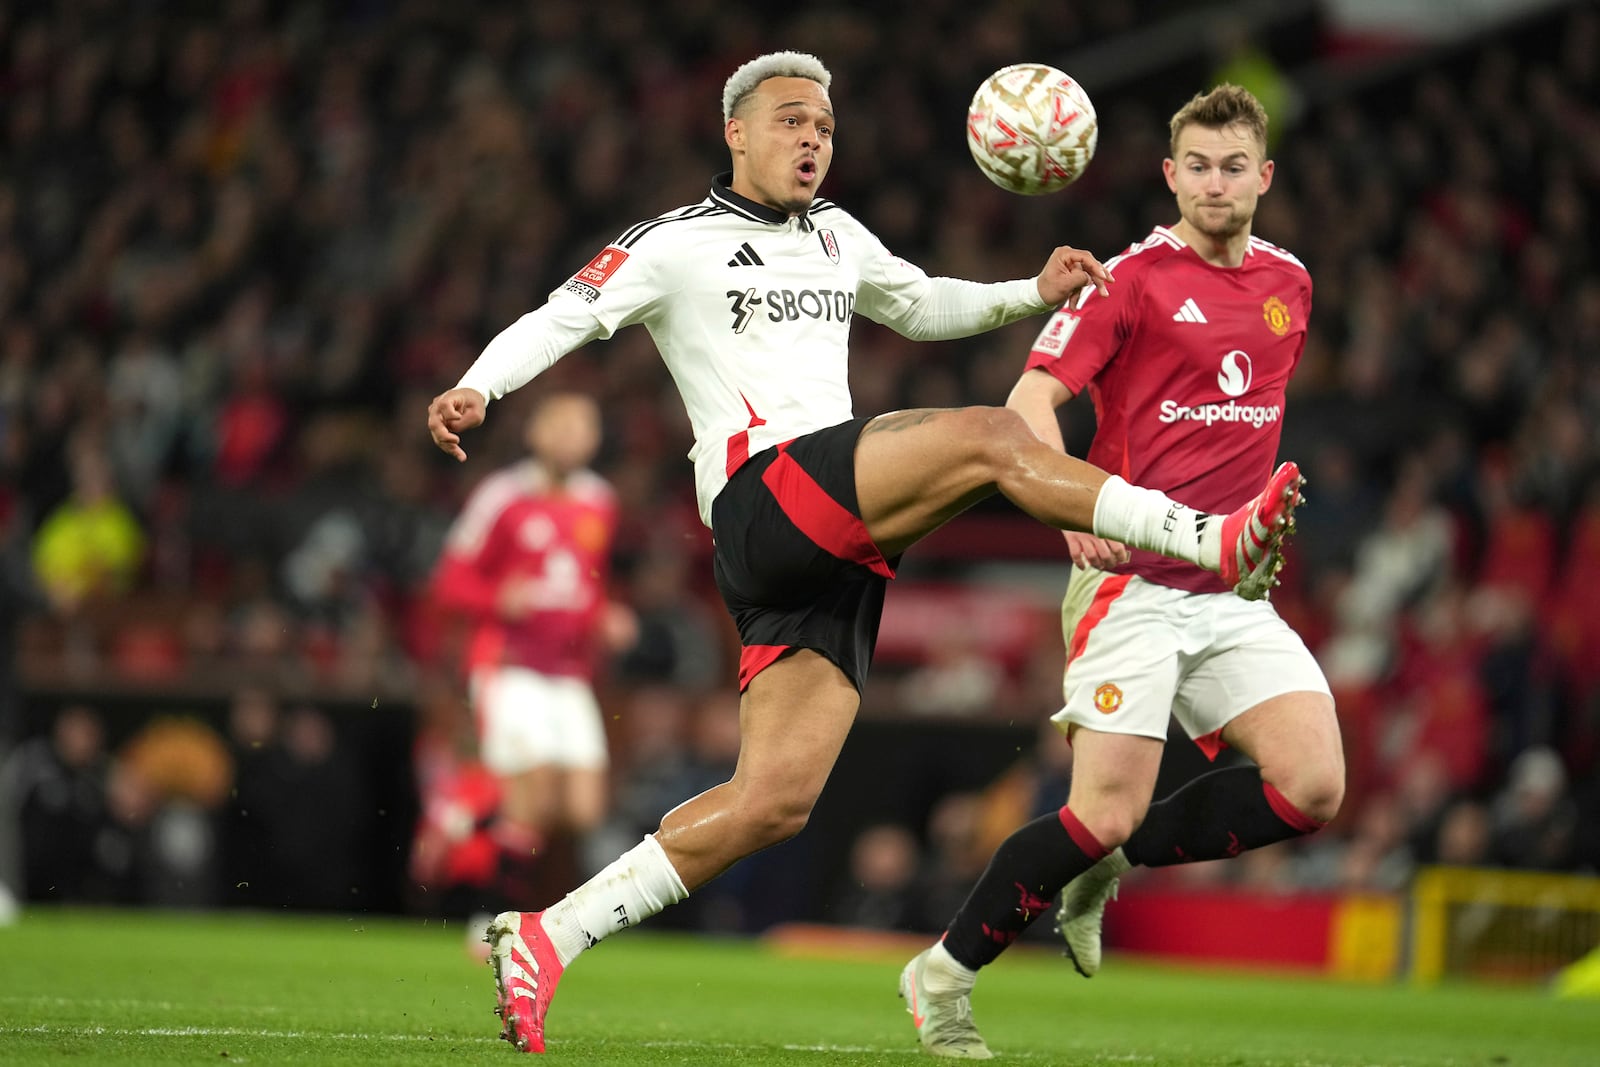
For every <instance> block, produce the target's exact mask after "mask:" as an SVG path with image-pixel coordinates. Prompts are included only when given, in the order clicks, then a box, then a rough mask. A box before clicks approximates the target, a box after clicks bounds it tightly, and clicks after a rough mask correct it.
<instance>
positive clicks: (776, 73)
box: [722, 52, 833, 122]
mask: <svg viewBox="0 0 1600 1067" xmlns="http://www.w3.org/2000/svg"><path fill="white" fill-rule="evenodd" d="M768 78H810V79H811V80H812V81H814V82H816V83H817V84H818V85H820V86H822V87H823V89H827V88H828V86H829V85H830V84H831V83H832V82H833V75H832V74H830V73H828V68H827V67H825V66H823V65H822V60H820V59H818V58H817V57H816V56H814V55H811V54H810V53H809V52H768V53H767V54H766V55H764V56H756V58H754V59H752V60H751V61H750V62H748V63H746V64H745V65H744V66H742V67H740V68H739V69H738V70H736V71H734V72H733V73H732V74H731V75H729V77H728V81H727V83H726V84H724V85H723V87H722V121H723V122H727V121H728V120H729V119H731V118H733V113H734V112H735V111H737V110H739V105H740V104H742V103H744V101H745V97H747V96H749V95H750V94H751V93H753V92H755V91H756V86H758V85H760V84H761V83H762V82H764V81H766V80H767V79H768Z"/></svg>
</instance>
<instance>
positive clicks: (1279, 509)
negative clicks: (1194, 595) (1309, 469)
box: [1221, 462, 1306, 600]
mask: <svg viewBox="0 0 1600 1067" xmlns="http://www.w3.org/2000/svg"><path fill="white" fill-rule="evenodd" d="M1305 484H1306V480H1305V479H1304V478H1302V477H1301V476H1300V468H1299V467H1297V466H1295V464H1294V463H1292V462H1289V463H1283V464H1280V465H1279V466H1278V469H1277V470H1275V471H1273V472H1272V477H1271V478H1269V479H1268V480H1267V487H1266V488H1265V489H1263V490H1261V494H1260V495H1259V496H1257V497H1256V498H1255V499H1254V500H1252V501H1250V503H1248V504H1246V505H1245V506H1244V507H1242V508H1240V509H1239V510H1238V511H1235V512H1234V513H1233V514H1232V515H1229V516H1227V517H1226V518H1224V519H1223V520H1222V568H1221V574H1222V580H1223V581H1225V582H1227V583H1228V584H1229V585H1231V586H1233V591H1234V592H1235V593H1237V594H1239V595H1240V596H1242V597H1244V599H1246V600H1264V599H1266V598H1267V597H1268V596H1270V595H1271V593H1272V587H1273V586H1275V585H1277V584H1278V572H1279V571H1281V570H1282V569H1283V544H1284V541H1285V540H1287V539H1288V537H1289V535H1291V534H1293V533H1294V510H1295V508H1297V507H1299V506H1300V503H1301V497H1300V487H1301V486H1303V485H1305Z"/></svg>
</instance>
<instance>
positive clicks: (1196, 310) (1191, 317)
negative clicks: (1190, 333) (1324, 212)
mask: <svg viewBox="0 0 1600 1067" xmlns="http://www.w3.org/2000/svg"><path fill="white" fill-rule="evenodd" d="M746 247H748V246H746ZM1172 321H1174V322H1210V321H1211V320H1210V319H1208V318H1206V316H1205V312H1203V311H1201V310H1200V305H1199V304H1196V303H1195V302H1194V297H1192V296H1191V297H1190V298H1189V299H1187V300H1185V301H1184V302H1183V306H1182V307H1181V308H1179V309H1178V313H1177V314H1176V315H1174V316H1172Z"/></svg>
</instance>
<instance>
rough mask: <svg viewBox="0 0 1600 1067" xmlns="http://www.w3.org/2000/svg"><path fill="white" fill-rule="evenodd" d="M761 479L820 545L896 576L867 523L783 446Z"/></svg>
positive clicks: (866, 565) (871, 569)
mask: <svg viewBox="0 0 1600 1067" xmlns="http://www.w3.org/2000/svg"><path fill="white" fill-rule="evenodd" d="M761 480H762V481H763V482H766V483H767V488H768V489H770V490H772V495H773V496H775V497H777V499H778V505H779V506H780V507H782V508H783V513H784V514H785V515H787V516H789V521H790V522H792V523H794V524H795V527H796V528H797V529H798V530H799V531H800V532H801V533H803V534H805V535H806V536H807V537H809V538H811V540H812V541H813V542H814V543H815V544H816V545H817V547H818V548H821V549H824V550H825V551H828V552H831V553H833V554H834V555H835V556H838V557H839V558H840V559H844V560H849V561H850V562H851V563H859V564H861V565H862V566H863V567H865V568H867V569H868V570H870V571H871V572H872V573H873V574H881V575H882V576H883V577H885V578H893V577H894V569H893V568H891V567H890V566H889V562H888V560H886V559H884V558H883V553H882V552H879V551H878V546H877V545H875V544H873V543H872V536H871V535H870V534H868V533H867V526H866V523H864V522H862V521H861V519H860V518H859V517H857V516H855V515H852V514H850V511H849V509H847V508H846V507H845V506H844V505H842V504H840V503H839V502H838V501H837V500H835V499H833V497H831V496H829V495H828V493H827V490H825V489H823V488H822V486H820V485H818V484H817V482H816V479H814V478H812V477H811V475H809V474H807V473H806V472H805V468H803V467H801V466H800V464H799V463H797V462H795V459H794V457H793V456H791V455H789V453H788V452H785V451H782V450H781V448H780V451H779V452H778V458H777V459H775V460H773V461H772V465H771V466H770V467H768V468H767V469H766V470H765V471H763V472H762V474H761Z"/></svg>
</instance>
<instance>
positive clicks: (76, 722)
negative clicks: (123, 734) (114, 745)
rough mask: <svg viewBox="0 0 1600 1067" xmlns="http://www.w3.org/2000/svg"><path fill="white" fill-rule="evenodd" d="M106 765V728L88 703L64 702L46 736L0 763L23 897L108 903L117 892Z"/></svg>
mask: <svg viewBox="0 0 1600 1067" xmlns="http://www.w3.org/2000/svg"><path fill="white" fill-rule="evenodd" d="M109 771H110V759H109V757H108V755H107V753H106V747H105V728H104V726H103V725H102V723H101V720H100V716H99V714H98V713H97V712H95V711H94V710H93V709H92V708H89V707H85V706H83V705H72V706H69V707H66V708H63V709H62V710H61V711H60V712H59V713H58V714H57V715H56V718H55V722H54V724H53V725H52V726H51V731H50V735H49V736H48V737H39V738H35V739H33V740H31V741H27V742H25V743H23V744H22V745H20V746H19V747H18V748H17V749H16V751H14V752H13V753H11V756H10V758H9V760H8V761H7V762H6V764H5V766H4V767H3V768H0V786H3V787H4V789H5V792H6V794H7V800H8V804H7V807H8V808H9V809H10V810H12V811H15V812H16V813H17V820H18V826H19V830H20V836H21V842H22V848H21V855H22V875H23V881H22V891H23V896H24V897H25V898H26V899H29V900H65V901H100V902H107V901H110V900H112V899H114V898H115V897H116V896H117V893H116V890H115V884H114V883H115V878H114V877H112V876H111V875H110V874H109V873H108V870H107V864H106V862H105V859H106V858H105V856H104V855H103V854H102V853H101V849H103V847H104V845H105V842H104V841H103V839H102V831H103V830H105V828H106V826H107V824H108V821H109V815H108V810H107V802H106V782H107V776H108V774H109Z"/></svg>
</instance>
